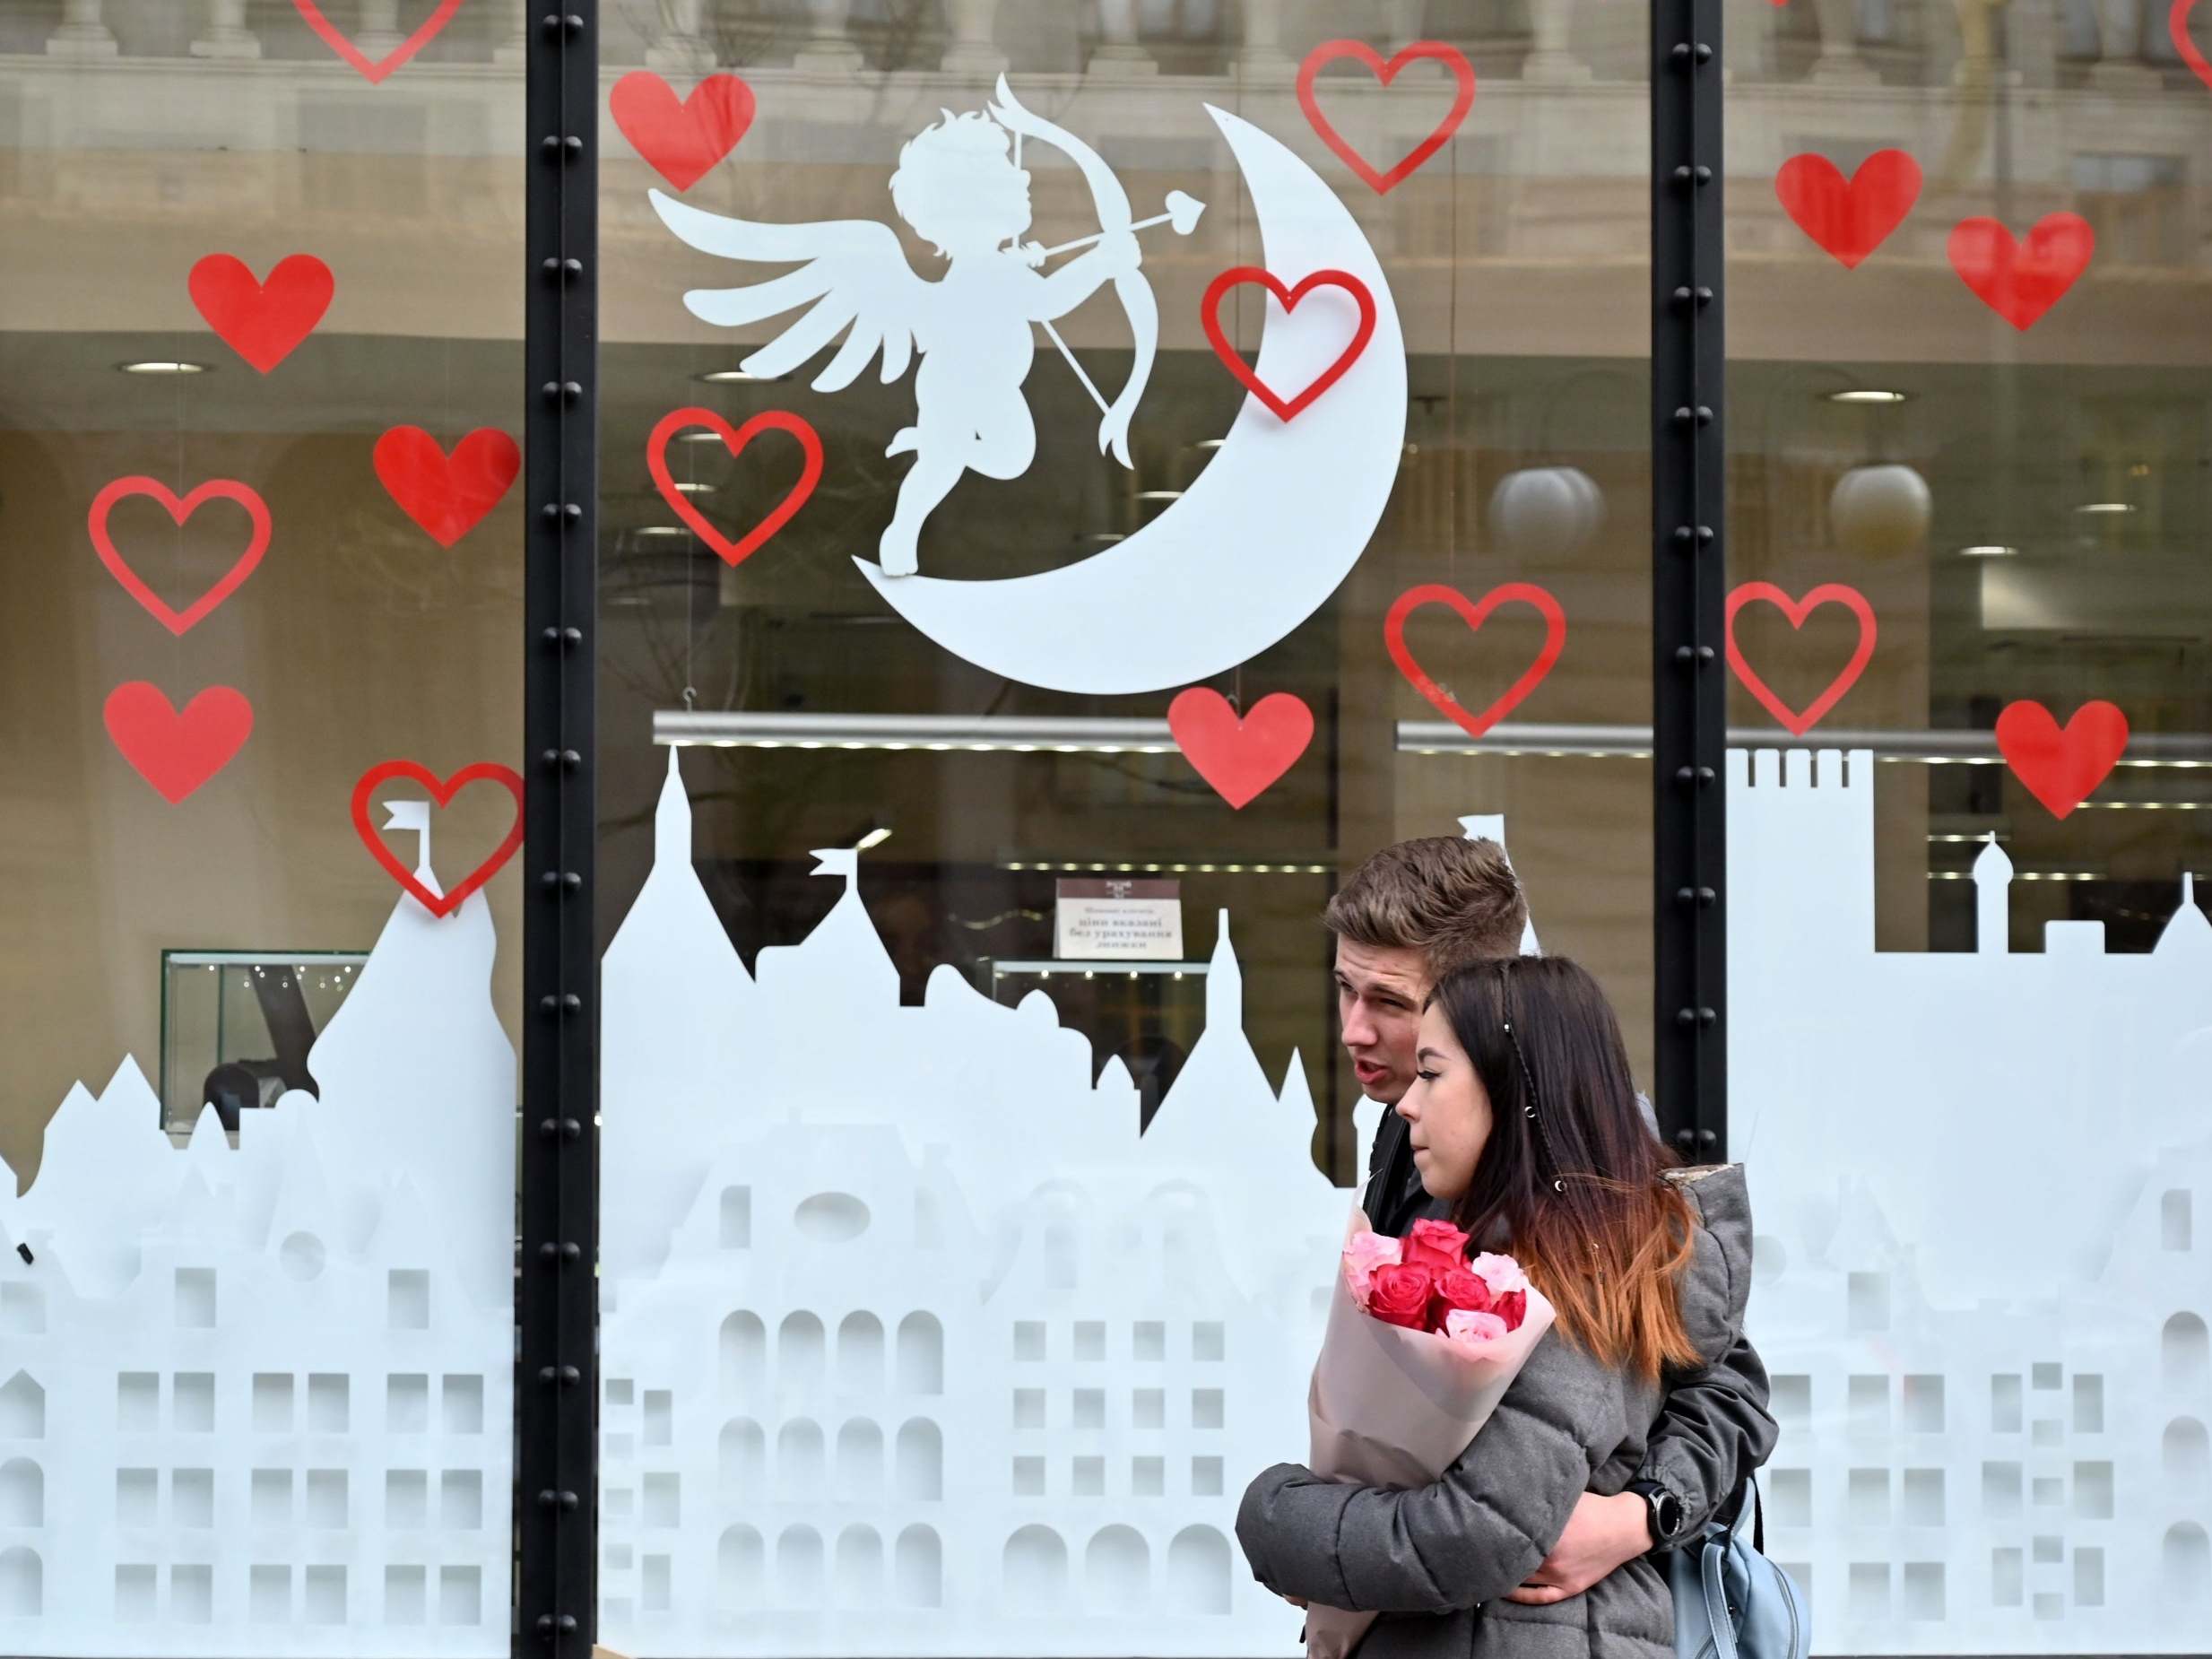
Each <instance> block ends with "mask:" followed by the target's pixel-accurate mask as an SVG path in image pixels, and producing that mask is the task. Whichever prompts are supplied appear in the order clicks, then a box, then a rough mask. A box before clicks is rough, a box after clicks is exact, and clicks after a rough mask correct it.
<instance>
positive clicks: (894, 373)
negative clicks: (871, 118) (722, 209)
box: [646, 190, 926, 392]
mask: <svg viewBox="0 0 2212 1659" xmlns="http://www.w3.org/2000/svg"><path fill="white" fill-rule="evenodd" d="M646 195H649V196H650V197H651V198H652V200H653V209H654V211H655V213H659V214H660V216H661V222H662V223H664V224H665V225H666V226H667V227H668V228H669V229H670V230H673V231H674V232H675V233H676V234H677V235H678V236H679V237H681V239H683V240H684V241H686V242H689V243H690V245H691V246H692V247H694V248H698V250H699V251H700V252H701V253H706V254H719V255H721V256H722V257H724V259H749V260H755V261H758V262H760V263H762V264H767V265H779V264H780V265H788V264H791V263H793V262H794V261H804V263H803V264H802V265H800V266H799V268H798V269H797V270H795V271H787V272H785V274H783V275H781V276H776V277H771V278H769V279H768V281H767V282H755V283H752V284H751V285H750V286H749V287H744V288H695V289H693V290H692V291H690V292H689V293H687V294H685V295H684V297H683V303H684V305H685V307H686V308H688V309H689V310H690V313H691V314H692V316H694V317H699V318H701V319H703V320H704V321H707V322H709V323H715V324H718V325H720V326H723V327H724V328H733V327H736V326H740V325H742V324H745V323H757V322H759V320H760V319H761V318H762V317H774V316H776V314H777V313H778V312H782V311H790V310H794V309H796V308H798V307H800V306H802V305H811V309H810V310H808V311H807V313H806V314H805V315H804V316H803V317H800V318H799V320H798V321H796V322H794V323H793V324H791V325H790V326H788V327H786V328H785V330H784V332H783V333H782V334H778V335H776V338H775V339H773V340H771V341H769V342H768V344H766V345H764V346H762V347H761V348H760V349H759V351H757V352H753V353H752V354H751V355H750V356H749V357H747V358H746V359H745V360H744V362H743V364H742V367H743V369H744V370H745V372H746V373H747V374H753V375H759V377H761V378H763V379H767V378H771V377H773V376H776V375H780V374H787V373H789V372H790V371H791V370H792V369H796V368H797V367H798V366H799V365H800V364H801V363H803V362H804V361H806V360H807V359H808V358H810V357H811V356H813V355H814V353H815V352H819V351H820V350H821V349H822V347H824V346H826V345H828V343H830V341H832V340H834V339H836V338H837V335H838V334H839V333H840V332H842V331H843V330H844V329H845V328H846V326H847V325H850V326H851V328H852V333H851V334H847V335H846V341H845V343H844V344H843V345H841V346H839V347H838V348H837V355H836V356H834V357H832V358H831V359H830V360H829V361H828V364H827V365H826V366H825V367H824V368H823V369H822V371H821V373H820V374H819V375H817V376H815V377H814V383H813V384H814V389H815V390H816V391H818V392H841V391H843V390H844V389H845V388H846V387H848V386H850V385H852V384H853V382H854V380H855V379H857V378H859V376H860V371H861V370H862V369H865V368H866V367H867V366H868V360H869V359H870V358H872V357H873V356H874V355H875V354H876V353H877V352H882V353H883V383H884V385H886V386H889V384H890V383H891V382H892V381H894V380H896V379H898V377H899V376H901V375H903V374H905V373H906V366H907V365H908V364H909V363H910V362H912V361H913V359H914V323H915V317H916V316H917V314H918V313H919V310H920V308H921V305H922V302H923V301H924V299H925V297H926V296H925V295H924V292H923V289H924V282H923V281H922V279H921V278H920V277H918V276H916V275H915V274H914V267H913V266H911V265H908V264H907V263H906V249H905V248H901V247H900V246H899V242H898V233H897V232H896V231H894V230H892V229H891V228H890V226H889V225H886V224H879V223H878V222H876V221H874V220H872V219H837V220H829V221H825V222H823V223H820V224H790V225H779V224H763V223H761V222H759V221H757V220H751V219H730V218H725V217H724V215H722V214H720V213H702V212H701V211H700V210H699V209H698V208H696V207H687V206H685V205H684V204H682V203H681V202H679V201H677V200H675V199H674V198H673V197H672V196H667V195H663V194H662V193H661V192H660V191H658V190H648V191H647V192H646Z"/></svg>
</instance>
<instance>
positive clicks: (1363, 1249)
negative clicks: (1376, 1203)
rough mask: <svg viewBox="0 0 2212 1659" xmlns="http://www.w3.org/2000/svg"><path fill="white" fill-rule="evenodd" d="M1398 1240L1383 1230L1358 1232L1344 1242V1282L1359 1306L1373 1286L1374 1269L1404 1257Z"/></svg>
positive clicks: (1392, 1263)
mask: <svg viewBox="0 0 2212 1659" xmlns="http://www.w3.org/2000/svg"><path fill="white" fill-rule="evenodd" d="M1404 1259H1405V1258H1404V1255H1403V1254H1402V1253H1401V1247H1400V1246H1399V1243H1398V1240H1396V1239H1395V1238H1391V1237H1389V1236H1388V1235H1387V1234H1384V1233H1374V1232H1367V1233H1358V1234H1355V1235H1354V1236H1353V1238H1352V1240H1351V1242H1350V1243H1349V1244H1348V1245H1346V1246H1344V1282H1345V1283H1346V1284H1347V1285H1348V1286H1349V1287H1350V1290H1351V1293H1352V1299H1354V1300H1355V1301H1357V1302H1358V1304H1359V1305H1360V1306H1361V1307H1366V1305H1367V1298H1368V1297H1369V1295H1370V1294H1372V1292H1373V1290H1374V1286H1375V1269H1376V1268H1378V1267H1395V1266H1396V1265H1397V1264H1399V1263H1400V1262H1401V1261H1403V1260H1404Z"/></svg>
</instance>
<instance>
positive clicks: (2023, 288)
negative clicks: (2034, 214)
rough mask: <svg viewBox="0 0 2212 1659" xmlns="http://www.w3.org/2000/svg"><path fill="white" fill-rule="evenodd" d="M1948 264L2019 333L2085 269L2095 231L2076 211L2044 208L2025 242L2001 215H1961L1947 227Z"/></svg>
mask: <svg viewBox="0 0 2212 1659" xmlns="http://www.w3.org/2000/svg"><path fill="white" fill-rule="evenodd" d="M1948 251H1949V254H1950V258H1951V269H1953V270H1954V271H1956V272H1957V273H1958V278H1959V281H1961V282H1964V283H1965V284H1966V286H1967V287H1968V288H1970V289H1972V290H1973V293H1974V297H1975V298H1976V299H1978V300H1981V301H1982V304H1983V305H1986V306H1987V307H1989V308H1990V309H1991V310H1992V311H1994V312H1996V313H1997V315H1998V316H1999V317H2003V318H2004V319H2005V320H2006V321H2007V322H2008V323H2010V324H2011V325H2012V326H2014V327H2015V328H2017V329H2019V330H2020V331H2021V332H2022V333H2023V334H2025V332H2026V331H2027V330H2029V329H2031V328H2033V327H2034V326H2035V325H2036V324H2037V323H2038V322H2040V321H2041V320H2042V319H2043V314H2044V313H2045V312H2047V311H2049V310H2050V309H2051V308H2052V306H2054V305H2056V304H2058V302H2059V301H2060V300H2062V299H2064V298H2065V297H2066V293H2067V291H2068V290H2069V289H2070V288H2072V287H2073V285H2074V282H2075V279H2077V278H2078V277H2079V276H2080V275H2081V274H2082V273H2083V272H2084V271H2086V270H2087V269H2088V268H2089V260H2090V257H2091V256H2092V255H2094V254H2095V252H2096V232H2095V230H2093V229H2091V228H2090V224H2089V221H2087V220H2086V219H2084V218H2083V217H2082V216H2081V215H2080V214H2079V213H2046V214H2044V215H2043V217H2042V218H2041V219H2039V220H2037V221H2035V223H2034V226H2033V227H2031V228H2030V230H2028V233H2027V239H2026V240H2025V241H2019V240H2016V239H2015V238H2014V236H2013V234H2012V232H2011V230H2009V229H2008V228H2007V227H2006V225H2005V224H2004V223H2003V222H2002V221H1999V220H1995V219H1988V218H1974V219H1962V220H1960V221H1958V223H1957V225H1956V226H1955V227H1954V228H1953V230H1952V231H1951V239H1950V244H1949V249H1948Z"/></svg>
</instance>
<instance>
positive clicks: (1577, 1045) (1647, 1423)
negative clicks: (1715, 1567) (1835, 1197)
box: [1236, 957, 1774, 1659]
mask: <svg viewBox="0 0 2212 1659" xmlns="http://www.w3.org/2000/svg"><path fill="white" fill-rule="evenodd" d="M1415 1064H1416V1067H1417V1070H1416V1075H1415V1080H1414V1082H1413V1086H1412V1087H1411V1088H1410V1089H1409V1090H1407V1091H1406V1094H1405V1097H1404V1099H1401V1101H1400V1102H1399V1104H1398V1107H1397V1109H1398V1111H1399V1113H1400V1114H1401V1116H1403V1117H1404V1118H1405V1120H1406V1124H1407V1127H1408V1128H1409V1130H1410V1132H1411V1137H1410V1138H1411V1141H1412V1145H1413V1157H1414V1163H1415V1167H1416V1168H1418V1170H1419V1171H1420V1176H1421V1182H1422V1185H1423V1186H1426V1187H1427V1189H1428V1191H1429V1193H1430V1194H1432V1195H1433V1196H1435V1197H1436V1198H1439V1199H1444V1200H1448V1201H1450V1202H1451V1204H1452V1219H1453V1221H1454V1222H1455V1223H1456V1224H1457V1225H1458V1226H1460V1227H1462V1228H1463V1229H1466V1230H1467V1232H1468V1233H1469V1234H1470V1237H1471V1238H1472V1239H1473V1241H1474V1244H1473V1247H1475V1248H1477V1249H1487V1250H1501V1251H1508V1252H1510V1253H1511V1254H1512V1255H1514V1257H1515V1258H1516V1259H1518V1260H1519V1262H1520V1263H1521V1265H1522V1267H1523V1268H1524V1269H1525V1270H1526V1271H1527V1272H1528V1275H1529V1278H1530V1280H1531V1281H1532V1282H1533V1283H1534V1284H1535V1285H1536V1287H1537V1288H1538V1289H1539V1290H1541V1291H1543V1293H1544V1294H1545V1296H1547V1297H1548V1298H1549V1299H1550V1300H1551V1302H1552V1305H1553V1307H1555V1308H1556V1309H1557V1322H1556V1323H1555V1324H1554V1325H1553V1327H1552V1329H1551V1331H1550V1333H1548V1334H1547V1335H1546V1336H1545V1338H1544V1340H1543V1341H1542V1342H1540V1343H1539V1344H1538V1345H1537V1348H1536V1351H1535V1352H1534V1353H1533V1354H1532V1355H1531V1356H1530V1359H1529V1361H1528V1364H1527V1365H1526V1366H1525V1367H1524V1368H1522V1372H1521V1374H1520V1376H1519V1377H1516V1378H1515V1379H1514V1384H1513V1386H1512V1387H1511V1388H1510V1389H1509V1390H1507V1392H1506V1394H1505V1398H1504V1400H1502V1401H1501V1402H1500V1403H1499V1404H1498V1408H1497V1411H1496V1414H1495V1415H1494V1416H1493V1417H1492V1418H1491V1419H1490V1420H1489V1422H1488V1424H1486V1425H1485V1426H1484V1428H1483V1429H1482V1432H1481V1433H1480V1434H1479V1435H1477V1436H1476V1437H1475V1438H1474V1441H1473V1443H1472V1444H1471V1445H1470V1446H1468V1448H1467V1450H1466V1451H1465V1452H1464V1453H1463V1454H1462V1455H1461V1457H1460V1460H1459V1462H1458V1463H1457V1464H1454V1465H1453V1467H1452V1468H1451V1469H1450V1470H1448V1471H1446V1472H1445V1473H1444V1476H1443V1478H1442V1479H1440V1480H1438V1481H1436V1482H1435V1483H1434V1484H1432V1485H1429V1486H1426V1487H1419V1488H1415V1489H1411V1490H1392V1489H1384V1488H1377V1487H1364V1486H1351V1485H1342V1484H1339V1483H1337V1482H1334V1481H1324V1480H1323V1479H1322V1478H1321V1477H1319V1476H1318V1475H1316V1474H1314V1472H1312V1471H1311V1470H1309V1469H1306V1468H1304V1467H1302V1466H1300V1465H1298V1464H1277V1465H1276V1466H1275V1467H1274V1468H1272V1469H1270V1470H1268V1471H1267V1472H1265V1473H1263V1474H1262V1475H1261V1476H1260V1477H1259V1478H1258V1479H1257V1480H1255V1481H1253V1483H1252V1485H1251V1486H1250V1487H1249V1488H1248V1489H1247V1490H1246V1491H1245V1499H1244V1505H1243V1507H1242V1508H1241V1509H1240V1511H1239V1512H1238V1515H1237V1520H1236V1535H1237V1537H1238V1539H1239V1540H1240V1541H1241V1542H1243V1544H1244V1548H1245V1557H1246V1559H1249V1560H1250V1561H1251V1563H1252V1569H1253V1574H1254V1576H1257V1577H1258V1579H1259V1580H1260V1582H1261V1583H1262V1584H1264V1585H1267V1586H1268V1587H1269V1588H1270V1589H1271V1590H1273V1591H1275V1592H1276V1593H1277V1594H1280V1595H1284V1596H1288V1597H1289V1598H1290V1599H1291V1600H1293V1601H1296V1602H1298V1603H1320V1604H1322V1605H1323V1606H1329V1607H1342V1608H1349V1609H1352V1610H1355V1611H1377V1612H1380V1613H1381V1614H1382V1615H1383V1616H1382V1617H1381V1618H1379V1619H1377V1620H1375V1624H1374V1625H1373V1626H1372V1627H1371V1628H1370V1629H1369V1630H1368V1633H1367V1635H1366V1638H1365V1639H1364V1640H1363V1641H1362V1642H1361V1644H1360V1647H1359V1652H1358V1659H1443V1656H1444V1655H1450V1659H1467V1656H1470V1655H1471V1656H1473V1659H1584V1656H1585V1655H1587V1656H1590V1659H1671V1656H1672V1655H1673V1653H1674V1603H1673V1597H1672V1594H1671V1593H1670V1590H1669V1588H1668V1584H1667V1576H1666V1573H1665V1569H1664V1568H1663V1566H1662V1565H1661V1563H1660V1562H1659V1561H1658V1560H1655V1559H1653V1558H1652V1557H1650V1556H1643V1557H1639V1558H1637V1559H1634V1560H1632V1561H1630V1562H1629V1563H1628V1564H1627V1565H1626V1566H1625V1567H1622V1568H1618V1570H1616V1571H1615V1572H1614V1573H1612V1574H1611V1575H1610V1576H1608V1577H1606V1578H1603V1579H1601V1580H1600V1581H1599V1582H1598V1583H1597V1584H1596V1585H1593V1586H1592V1588H1591V1589H1589V1590H1588V1591H1586V1592H1584V1593H1583V1594H1581V1595H1578V1596H1572V1597H1569V1598H1567V1599H1566V1600H1564V1601H1559V1602H1554V1603H1548V1604H1546V1605H1541V1606H1536V1605H1527V1604H1523V1603H1515V1602H1508V1601H1506V1600H1505V1599H1504V1597H1505V1594H1506V1593H1507V1592H1509V1591H1511V1590H1513V1589H1514V1587H1515V1586H1517V1585H1520V1584H1521V1583H1522V1581H1523V1580H1524V1579H1526V1578H1527V1577H1528V1576H1529V1575H1530V1574H1531V1572H1532V1571H1534V1569H1535V1568H1536V1567H1537V1565H1538V1563H1540V1561H1542V1560H1543V1559H1544V1557H1545V1555H1546V1554H1547V1552H1548V1551H1549V1550H1550V1549H1551V1547H1552V1545H1553V1543H1554V1542H1555V1541H1556V1540H1557V1538H1558V1536H1559V1534H1560V1533H1561V1531H1562V1530H1563V1529H1564V1528H1565V1527H1566V1521H1567V1516H1569V1515H1570V1514H1571V1513H1572V1512H1573V1510H1574V1504H1575V1500H1576V1499H1577V1498H1580V1497H1581V1496H1582V1495H1583V1492H1584V1491H1592V1492H1598V1493H1600V1494H1611V1493H1615V1492H1618V1491H1620V1490H1623V1489H1624V1488H1625V1487H1626V1484H1627V1482H1628V1481H1630V1480H1631V1479H1633V1478H1634V1477H1635V1472H1636V1470H1637V1469H1638V1467H1639V1466H1640V1465H1641V1464H1642V1463H1643V1461H1644V1444H1645V1441H1646V1439H1647V1438H1649V1436H1650V1434H1651V1431H1652V1425H1653V1423H1654V1422H1655V1421H1656V1420H1657V1419H1658V1416H1659V1412H1660V1404H1661V1394H1662V1377H1665V1376H1666V1375H1667V1374H1669V1373H1679V1372H1682V1371H1689V1370H1696V1369H1697V1368H1701V1367H1704V1366H1706V1365H1709V1364H1711V1363H1713V1361H1714V1360H1716V1359H1719V1358H1720V1357H1721V1356H1722V1354H1723V1353H1725V1352H1726V1351H1728V1350H1729V1348H1730V1347H1731V1346H1732V1345H1733V1344H1734V1342H1736V1340H1737V1339H1738V1337H1739V1335H1740V1333H1741V1330H1742V1324H1743V1312H1744V1299H1745V1295H1746V1293H1747V1291H1748V1290H1749V1288H1750V1282H1751V1212H1750V1206H1749V1203H1748V1200H1747V1198H1746V1196H1745V1193H1744V1182H1743V1174H1742V1171H1741V1169H1740V1168H1738V1167H1734V1166H1731V1167H1727V1168H1715V1169H1706V1170H1692V1171H1674V1170H1672V1169H1671V1168H1670V1167H1671V1166H1672V1165H1673V1164H1674V1163H1675V1162H1676V1160H1675V1159H1674V1157H1673V1155H1672V1154H1671V1153H1670V1152H1669V1151H1667V1150H1666V1149H1665V1148H1664V1147H1662V1146H1661V1144H1660V1142H1658V1141H1657V1140H1656V1139H1654V1138H1653V1136H1652V1132H1651V1130H1650V1128H1649V1126H1648V1125H1646V1124H1645V1122H1644V1117H1643V1115H1642V1113H1641V1112H1640V1111H1639V1109H1638V1107H1637V1105H1636V1094H1635V1084H1634V1083H1633V1082H1632V1081H1630V1077H1629V1071H1628V1057H1627V1054H1626V1049H1625V1048H1624V1047H1623V1046H1622V1043H1621V1036H1620V1026H1619V1023H1618V1021H1616V1020H1615V1018H1614V1016H1613V1011H1612V1009H1611V1007H1610V1006H1609V1005H1608V1003H1606V1000H1605V996H1604V994H1603V993H1602V992H1600V990H1599V989H1598V986H1597V984H1596V982H1595V981H1593V980H1592V978H1591V977H1590V976H1589V975H1588V974H1587V973H1585V972H1583V970H1582V969H1581V968H1577V967H1575V966H1574V964H1573V963H1572V962H1568V961H1566V960H1562V959H1560V958H1558V957H1517V958H1514V960H1510V961H1505V962H1489V963H1484V964H1481V965H1479V966H1477V967H1473V968H1467V969H1464V970H1463V971H1462V972H1460V973H1457V974H1454V975H1453V976H1451V977H1448V978H1446V979H1445V980H1444V981H1443V983H1441V984H1440V985H1438V986H1437V987H1436V993H1435V995H1432V996H1431V997H1430V998H1429V1001H1428V1004H1427V1008H1426V1010H1425V1011H1424V1012H1423V1014H1422V1019H1421V1034H1420V1039H1419V1047H1418V1049H1417V1051H1416V1055H1415ZM1773 1429H1774V1426H1773V1423H1772V1421H1771V1420H1763V1421H1760V1422H1757V1423H1755V1424H1753V1425H1751V1426H1750V1427H1749V1428H1748V1429H1747V1434H1748V1438H1749V1439H1750V1440H1751V1441H1755V1442H1756V1444H1746V1445H1745V1446H1742V1447H1740V1448H1739V1455H1740V1463H1739V1467H1741V1468H1743V1469H1745V1470H1749V1469H1752V1468H1755V1467H1757V1465H1758V1464H1760V1463H1761V1462H1763V1461H1764V1460H1765V1455H1766V1454H1767V1452H1768V1451H1770V1450H1771V1449H1772V1447H1773V1443H1774V1433H1773Z"/></svg>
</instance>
